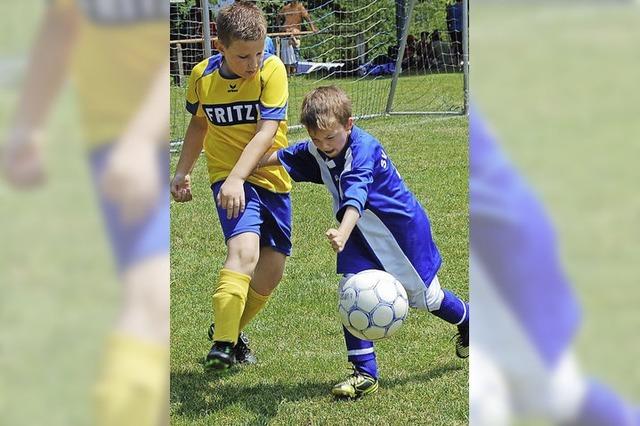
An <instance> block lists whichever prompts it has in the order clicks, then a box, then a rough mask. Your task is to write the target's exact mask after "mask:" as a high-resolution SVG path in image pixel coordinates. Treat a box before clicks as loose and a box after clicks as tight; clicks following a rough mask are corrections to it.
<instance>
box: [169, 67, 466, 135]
mask: <svg viewBox="0 0 640 426" xmlns="http://www.w3.org/2000/svg"><path fill="white" fill-rule="evenodd" d="M330 84H334V85H336V86H339V87H341V88H342V89H344V90H345V91H346V92H347V93H348V94H349V96H350V97H351V100H352V103H353V111H354V114H355V115H360V116H361V115H370V114H380V113H381V112H384V110H385V108H386V106H387V97H388V95H389V88H390V87H391V78H389V77H384V78H375V79H355V78H340V79H335V78H325V79H321V80H316V79H315V78H309V77H304V76H294V77H292V78H290V79H289V111H288V116H289V124H290V125H295V124H298V123H299V122H298V117H299V116H300V107H301V105H302V99H303V97H304V95H305V94H306V93H307V92H309V90H311V89H313V88H314V87H317V86H320V85H330ZM185 91H186V86H185V87H180V86H173V85H172V86H171V140H172V141H175V140H182V138H183V137H184V133H185V130H186V126H187V125H188V124H189V119H190V114H189V113H188V112H187V111H186V110H185V108H184V99H185ZM463 104H464V92H463V76H462V74H461V73H449V74H444V73H443V74H421V75H407V76H403V77H401V78H400V79H398V86H397V90H396V96H395V98H394V103H393V111H452V110H453V111H461V110H462V107H463Z"/></svg>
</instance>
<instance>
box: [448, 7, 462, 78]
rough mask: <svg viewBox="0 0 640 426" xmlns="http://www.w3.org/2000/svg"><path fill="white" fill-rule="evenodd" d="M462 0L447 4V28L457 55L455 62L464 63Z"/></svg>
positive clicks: (457, 63)
mask: <svg viewBox="0 0 640 426" xmlns="http://www.w3.org/2000/svg"><path fill="white" fill-rule="evenodd" d="M462 24H463V20H462V0H456V2H455V3H453V4H450V5H449V6H447V30H448V31H449V38H450V40H451V45H452V46H451V47H452V50H453V54H454V55H455V64H456V65H462V58H463V57H464V56H463V51H462V30H463V25H462Z"/></svg>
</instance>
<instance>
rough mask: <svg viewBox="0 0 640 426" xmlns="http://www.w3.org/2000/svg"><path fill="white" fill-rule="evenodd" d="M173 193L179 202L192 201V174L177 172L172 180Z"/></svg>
mask: <svg viewBox="0 0 640 426" xmlns="http://www.w3.org/2000/svg"><path fill="white" fill-rule="evenodd" d="M171 195H172V196H173V199H174V200H176V201H177V202H179V203H186V202H187V201H191V199H192V198H193V196H192V195H191V176H189V175H184V174H180V173H176V175H175V176H174V177H173V179H172V180H171Z"/></svg>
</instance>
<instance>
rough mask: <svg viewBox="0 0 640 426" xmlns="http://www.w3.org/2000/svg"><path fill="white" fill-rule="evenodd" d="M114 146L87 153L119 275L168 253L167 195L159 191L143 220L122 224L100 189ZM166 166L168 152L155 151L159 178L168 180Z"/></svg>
mask: <svg viewBox="0 0 640 426" xmlns="http://www.w3.org/2000/svg"><path fill="white" fill-rule="evenodd" d="M113 146H114V145H113V144H109V145H105V146H100V147H98V148H96V149H94V150H92V151H90V152H89V162H90V164H91V174H92V176H93V182H94V185H95V189H96V193H97V194H98V199H99V202H100V207H101V209H102V215H103V217H104V221H105V226H106V228H107V234H108V235H109V240H110V243H111V249H112V251H113V255H114V257H115V260H116V264H117V267H118V272H120V273H121V272H123V271H126V270H127V269H128V268H129V267H131V266H133V265H134V264H136V263H138V262H140V261H142V260H145V259H147V258H149V257H152V256H156V255H161V254H166V255H168V254H169V196H168V194H167V193H166V191H160V193H159V194H158V198H157V200H156V201H155V204H154V206H153V207H152V208H151V209H150V210H149V212H148V213H147V214H146V216H145V217H143V218H142V219H140V220H139V221H137V222H135V223H124V222H123V221H122V219H121V217H120V213H119V211H118V208H117V205H116V204H115V203H113V202H112V201H110V200H108V199H107V198H106V197H105V196H104V194H103V193H102V192H101V188H100V181H101V180H102V176H103V174H104V172H105V167H106V165H107V161H108V160H109V154H110V153H111V151H112V150H113ZM168 164H169V151H168V150H166V149H165V150H158V165H159V166H158V167H159V170H160V173H161V176H167V179H168V174H167V173H165V172H166V170H167V165H168ZM164 183H165V185H164V188H168V187H169V182H168V181H167V182H164Z"/></svg>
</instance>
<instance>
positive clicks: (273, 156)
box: [256, 151, 282, 169]
mask: <svg viewBox="0 0 640 426" xmlns="http://www.w3.org/2000/svg"><path fill="white" fill-rule="evenodd" d="M280 165H282V163H281V162H280V159H278V151H274V152H267V153H266V154H265V155H263V156H262V158H261V159H260V161H258V166H257V167H256V168H257V169H259V168H261V167H272V166H280Z"/></svg>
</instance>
